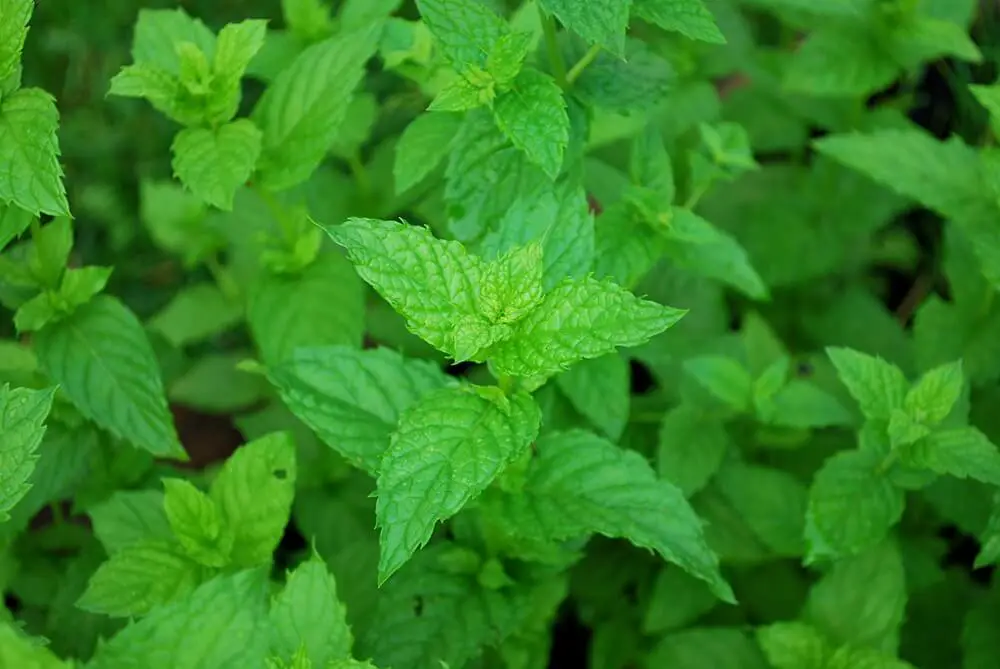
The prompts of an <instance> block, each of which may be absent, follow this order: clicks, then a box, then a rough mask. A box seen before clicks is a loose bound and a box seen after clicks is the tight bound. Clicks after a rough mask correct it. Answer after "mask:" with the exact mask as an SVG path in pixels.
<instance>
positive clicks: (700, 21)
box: [632, 0, 726, 44]
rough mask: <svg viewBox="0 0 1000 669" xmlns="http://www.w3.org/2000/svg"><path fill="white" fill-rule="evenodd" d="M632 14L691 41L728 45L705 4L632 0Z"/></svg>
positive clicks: (699, 0)
mask: <svg viewBox="0 0 1000 669" xmlns="http://www.w3.org/2000/svg"><path fill="white" fill-rule="evenodd" d="M632 13H633V14H634V15H635V16H638V17H639V18H640V19H642V20H643V21H648V22H650V23H652V24H655V25H657V26H659V27H661V28H663V29H664V30H670V31H673V32H679V33H680V34H682V35H685V36H687V37H690V38H691V39H696V40H701V41H703V42H708V43H710V44H724V43H725V41H726V38H725V37H723V36H722V33H721V32H720V31H719V27H718V26H717V25H716V24H715V19H714V18H712V13H711V12H710V11H708V9H707V8H706V7H705V3H704V2H703V1H702V0H632Z"/></svg>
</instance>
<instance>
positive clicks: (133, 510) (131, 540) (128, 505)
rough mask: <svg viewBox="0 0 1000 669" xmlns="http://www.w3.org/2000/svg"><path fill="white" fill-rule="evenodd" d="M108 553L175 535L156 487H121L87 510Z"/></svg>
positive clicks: (168, 538)
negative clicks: (135, 488)
mask: <svg viewBox="0 0 1000 669" xmlns="http://www.w3.org/2000/svg"><path fill="white" fill-rule="evenodd" d="M87 513H88V515H90V520H91V522H92V523H93V525H94V534H95V535H97V538H98V539H100V541H101V545H103V546H104V550H106V551H107V552H108V554H109V555H114V554H115V553H117V552H119V551H122V550H124V549H126V548H128V547H129V546H133V545H135V544H138V543H141V542H144V541H157V542H158V543H167V542H169V541H171V540H173V538H174V534H173V532H172V531H171V529H170V522H169V521H168V520H167V514H166V512H165V511H164V498H163V493H162V492H160V491H159V490H121V491H118V492H116V493H115V494H113V495H112V496H111V497H109V498H108V499H107V500H105V501H103V502H101V503H100V504H97V505H96V506H94V507H93V508H91V509H89V510H88V511H87Z"/></svg>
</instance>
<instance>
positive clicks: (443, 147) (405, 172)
mask: <svg viewBox="0 0 1000 669" xmlns="http://www.w3.org/2000/svg"><path fill="white" fill-rule="evenodd" d="M461 123H462V121H461V118H460V117H459V116H456V115H455V114H437V113H427V114H421V115H420V116H418V117H417V118H416V119H414V120H413V122H412V123H410V124H409V125H408V126H406V128H405V129H404V130H403V134H402V135H400V137H399V141H398V142H397V143H396V160H395V163H394V164H393V168H392V175H393V179H394V180H395V184H396V192H397V193H404V192H406V191H407V190H409V189H411V188H413V187H414V186H416V185H417V184H419V183H421V182H422V181H423V180H424V179H426V178H427V176H428V175H430V174H431V172H433V171H434V170H435V169H436V168H437V167H438V165H440V164H441V161H443V160H444V159H445V157H446V156H447V155H448V150H449V148H450V147H451V142H452V140H453V139H454V138H455V135H456V134H457V133H458V129H459V127H461Z"/></svg>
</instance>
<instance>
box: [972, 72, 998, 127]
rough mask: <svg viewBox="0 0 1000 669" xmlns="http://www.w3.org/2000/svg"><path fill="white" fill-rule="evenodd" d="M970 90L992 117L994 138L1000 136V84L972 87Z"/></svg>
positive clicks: (991, 124) (991, 123)
mask: <svg viewBox="0 0 1000 669" xmlns="http://www.w3.org/2000/svg"><path fill="white" fill-rule="evenodd" d="M969 90H970V91H971V92H972V95H973V96H975V98H976V100H977V101H978V102H979V104H981V105H982V106H983V107H984V108H985V109H986V111H987V112H988V113H989V116H990V126H991V127H992V128H993V134H994V136H996V135H1000V84H992V85H990V86H982V85H975V84H973V85H971V86H969Z"/></svg>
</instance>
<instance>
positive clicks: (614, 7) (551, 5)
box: [540, 0, 632, 56]
mask: <svg viewBox="0 0 1000 669" xmlns="http://www.w3.org/2000/svg"><path fill="white" fill-rule="evenodd" d="M540 4H541V6H542V7H544V8H545V10H546V11H548V12H549V13H551V14H555V15H556V17H557V18H558V19H559V21H561V22H562V24H563V25H564V26H566V27H567V28H569V29H570V30H572V31H573V32H575V33H576V34H577V35H579V36H580V37H582V38H584V39H585V40H587V41H588V42H591V43H595V44H598V45H600V46H602V47H604V48H605V49H607V50H608V51H610V52H611V53H613V54H615V55H616V56H624V55H625V31H626V30H627V29H628V15H629V8H630V7H631V5H632V0H593V1H592V2H583V3H581V2H575V1H574V0H540Z"/></svg>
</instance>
